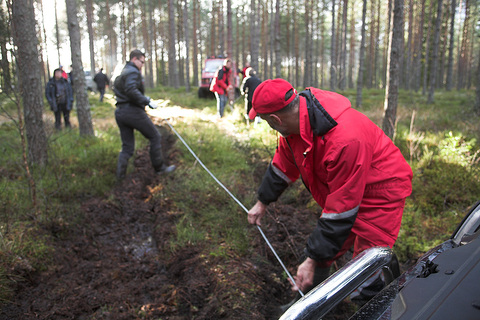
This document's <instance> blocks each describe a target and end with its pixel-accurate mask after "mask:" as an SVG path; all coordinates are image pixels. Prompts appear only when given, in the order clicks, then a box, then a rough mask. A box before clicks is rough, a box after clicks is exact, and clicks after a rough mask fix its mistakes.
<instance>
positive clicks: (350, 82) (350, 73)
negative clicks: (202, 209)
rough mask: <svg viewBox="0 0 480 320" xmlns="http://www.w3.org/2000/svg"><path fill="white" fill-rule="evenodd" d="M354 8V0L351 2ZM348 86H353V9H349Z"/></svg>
mask: <svg viewBox="0 0 480 320" xmlns="http://www.w3.org/2000/svg"><path fill="white" fill-rule="evenodd" d="M352 8H355V0H354V1H353V3H352ZM348 61H349V62H348V87H349V88H350V89H351V88H353V70H354V69H355V10H354V9H352V10H351V16H350V55H349V58H348Z"/></svg>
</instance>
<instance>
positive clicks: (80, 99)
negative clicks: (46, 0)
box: [65, 0, 94, 136]
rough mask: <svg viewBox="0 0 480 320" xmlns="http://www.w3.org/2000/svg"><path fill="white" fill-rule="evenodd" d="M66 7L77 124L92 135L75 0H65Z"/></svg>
mask: <svg viewBox="0 0 480 320" xmlns="http://www.w3.org/2000/svg"><path fill="white" fill-rule="evenodd" d="M65 3H66V7H67V20H68V33H69V34H70V48H71V52H72V76H73V83H74V84H75V85H74V86H73V90H74V93H75V101H76V107H77V116H78V126H79V130H80V135H83V136H93V135H94V132H93V125H92V116H91V114H90V104H89V102H88V95H87V90H86V88H85V73H84V71H83V63H82V46H81V37H80V26H79V25H78V19H77V3H76V1H75V0H65Z"/></svg>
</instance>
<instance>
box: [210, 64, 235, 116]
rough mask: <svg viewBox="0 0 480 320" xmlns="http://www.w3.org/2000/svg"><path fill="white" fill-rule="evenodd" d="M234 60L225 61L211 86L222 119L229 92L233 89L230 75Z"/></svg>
mask: <svg viewBox="0 0 480 320" xmlns="http://www.w3.org/2000/svg"><path fill="white" fill-rule="evenodd" d="M231 69H232V60H230V59H228V58H227V59H225V61H224V62H223V66H222V67H221V68H220V69H218V70H217V72H216V73H215V77H214V78H213V80H212V83H211V84H210V91H212V92H213V93H214V94H215V98H216V99H217V112H218V116H219V117H220V118H222V117H223V113H224V111H225V106H226V105H227V101H228V91H229V90H232V89H233V86H232V85H231V84H230V75H231V73H232V70H231Z"/></svg>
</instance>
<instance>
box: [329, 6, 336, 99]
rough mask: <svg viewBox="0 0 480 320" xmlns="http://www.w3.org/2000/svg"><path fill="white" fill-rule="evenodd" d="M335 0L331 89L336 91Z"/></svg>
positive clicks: (331, 50)
mask: <svg viewBox="0 0 480 320" xmlns="http://www.w3.org/2000/svg"><path fill="white" fill-rule="evenodd" d="M335 36H336V34H335V0H333V1H332V40H331V41H332V43H331V49H330V61H331V66H330V90H331V91H335V89H336V87H337V73H336V72H337V66H336V64H335V62H336V61H337V53H336V52H335Z"/></svg>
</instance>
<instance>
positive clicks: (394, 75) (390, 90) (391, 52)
mask: <svg viewBox="0 0 480 320" xmlns="http://www.w3.org/2000/svg"><path fill="white" fill-rule="evenodd" d="M402 52H403V0H394V4H393V15H392V22H391V36H390V43H389V48H388V62H387V86H386V89H385V105H384V115H383V123H382V129H383V131H384V132H385V134H386V135H387V136H388V137H390V139H392V140H394V135H395V123H396V118H397V104H398V89H399V86H400V83H399V81H400V61H401V59H402Z"/></svg>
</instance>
